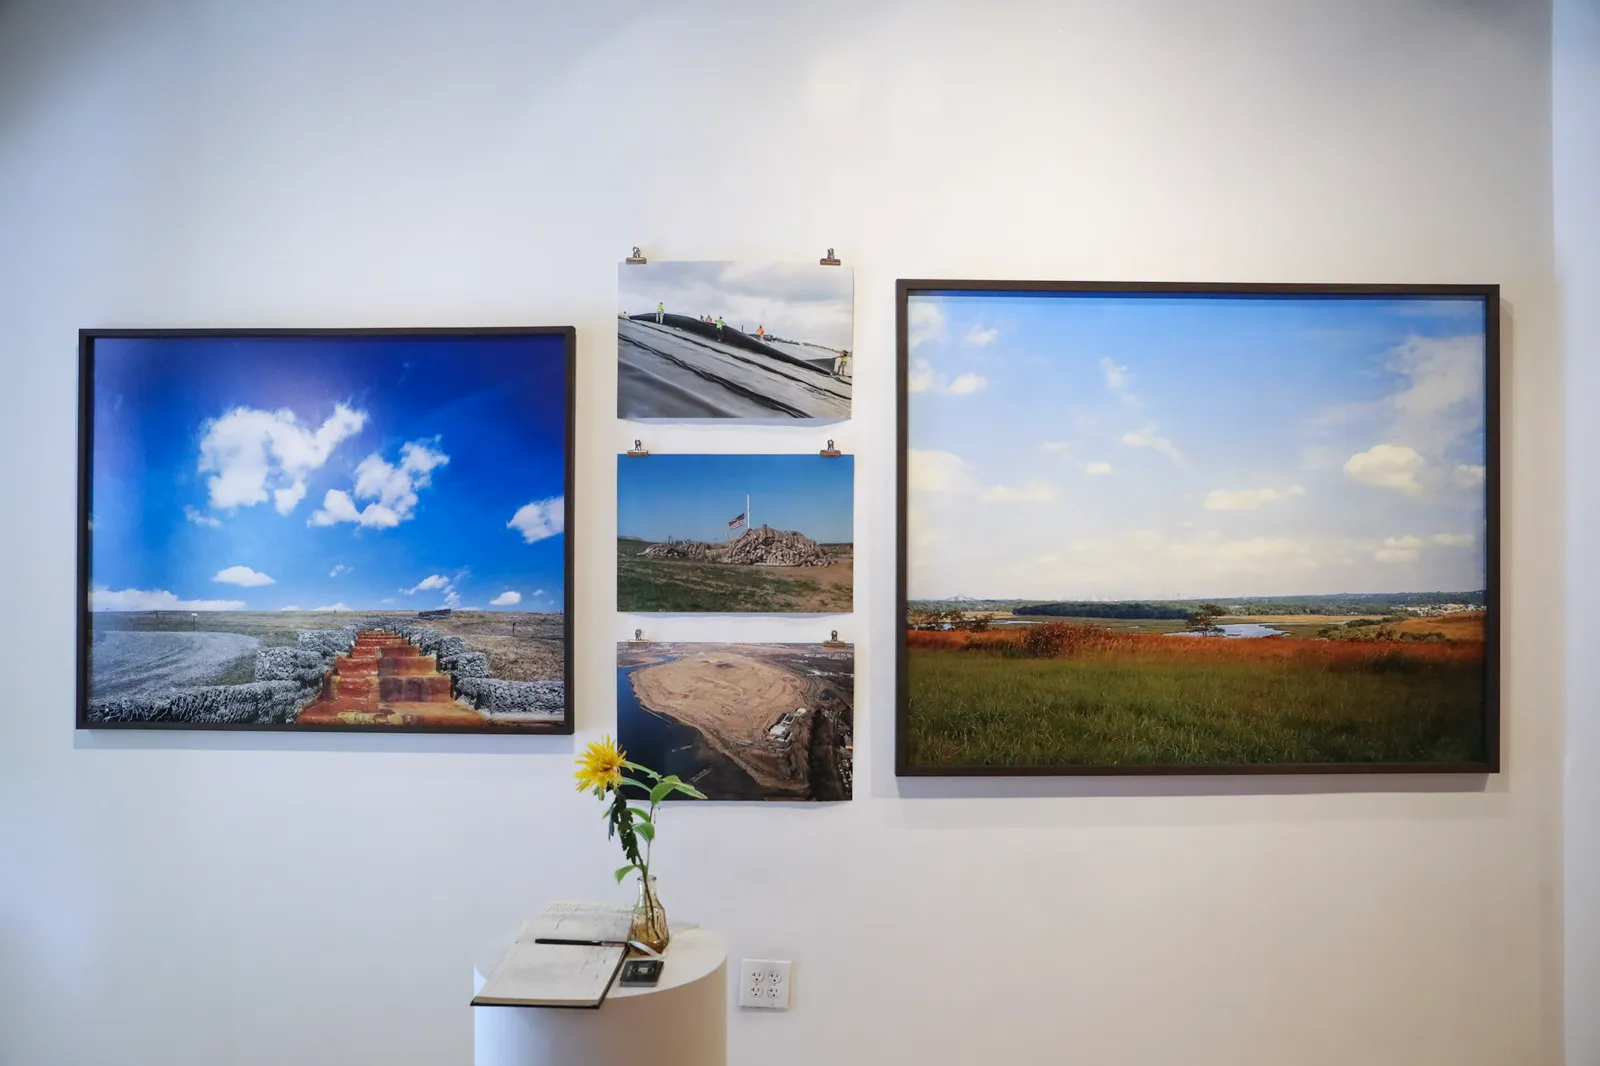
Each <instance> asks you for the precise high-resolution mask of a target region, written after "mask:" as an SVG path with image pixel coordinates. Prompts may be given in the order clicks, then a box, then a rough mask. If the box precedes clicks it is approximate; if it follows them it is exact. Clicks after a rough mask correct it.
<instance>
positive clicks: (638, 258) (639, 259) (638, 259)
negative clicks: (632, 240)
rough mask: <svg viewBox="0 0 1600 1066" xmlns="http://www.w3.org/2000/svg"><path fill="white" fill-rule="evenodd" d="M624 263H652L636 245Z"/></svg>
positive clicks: (630, 264)
mask: <svg viewBox="0 0 1600 1066" xmlns="http://www.w3.org/2000/svg"><path fill="white" fill-rule="evenodd" d="M828 254H830V255H832V254H833V249H831V248H830V249H828ZM623 262H624V263H627V264H628V265H629V266H644V265H645V264H646V263H648V262H650V260H648V259H646V258H645V257H644V256H642V255H640V254H639V246H638V245H637V244H636V245H634V246H633V254H632V255H630V256H628V258H626V259H624V260H623Z"/></svg>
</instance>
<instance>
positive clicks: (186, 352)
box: [91, 334, 566, 611]
mask: <svg viewBox="0 0 1600 1066" xmlns="http://www.w3.org/2000/svg"><path fill="white" fill-rule="evenodd" d="M565 374H566V356H565V343H564V338H562V337H561V336H559V335H554V334H550V335H522V336H506V335H500V336H474V337H466V336H450V335H433V336H414V337H377V336H370V335H369V336H347V337H334V336H322V337H275V338H273V337H253V338H196V337H182V338H137V339H124V338H119V339H104V338H103V339H100V340H98V341H96V343H95V430H94V431H95V440H94V484H93V493H94V499H93V508H92V510H93V521H94V538H93V544H94V558H93V563H92V577H91V604H92V605H93V606H94V607H95V609H97V610H150V609H167V610H228V609H244V610H276V609H280V608H291V607H292V608H298V609H301V610H316V609H322V608H329V607H338V608H341V609H352V610H361V609H392V610H412V609H417V610H421V609H429V608H436V607H443V606H455V607H464V608H481V609H492V608H494V607H505V608H509V609H516V610H532V611H540V610H545V611H549V610H560V609H561V606H562V600H563V571H564V564H563V557H564V547H563V542H564V539H565V537H564V532H563V527H564V521H563V506H562V496H563V481H564V469H565V448H566V444H565V439H566V437H565V434H566V430H565V424H564V423H565V418H566V414H565V387H564V379H565Z"/></svg>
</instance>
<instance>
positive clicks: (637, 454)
mask: <svg viewBox="0 0 1600 1066" xmlns="http://www.w3.org/2000/svg"><path fill="white" fill-rule="evenodd" d="M649 454H650V451H649V449H647V448H646V447H645V446H644V444H643V443H642V442H641V441H638V440H635V441H634V442H633V447H631V448H629V449H628V457H629V458H630V459H643V458H644V457H645V456H647V455H649Z"/></svg>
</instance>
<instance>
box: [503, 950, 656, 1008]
mask: <svg viewBox="0 0 1600 1066" xmlns="http://www.w3.org/2000/svg"><path fill="white" fill-rule="evenodd" d="M626 950H627V949H626V948H623V947H621V946H620V945H611V944H602V945H588V944H535V943H531V942H528V941H521V940H519V941H518V942H517V943H515V944H513V945H511V950H510V951H509V952H507V954H506V957H505V960H504V961H503V962H501V963H500V967H499V969H497V970H495V972H494V976H492V977H490V978H489V980H487V981H485V982H484V985H483V988H482V989H481V990H479V992H478V994H477V995H476V996H474V997H472V1002H473V1004H474V1005H475V1006H510V1007H598V1006H599V1005H600V1002H601V1001H602V1000H603V999H605V996H606V992H607V990H609V989H610V987H611V982H612V980H613V979H614V978H615V977H616V975H617V971H618V969H620V968H621V966H622V957H623V955H624V954H625V953H626Z"/></svg>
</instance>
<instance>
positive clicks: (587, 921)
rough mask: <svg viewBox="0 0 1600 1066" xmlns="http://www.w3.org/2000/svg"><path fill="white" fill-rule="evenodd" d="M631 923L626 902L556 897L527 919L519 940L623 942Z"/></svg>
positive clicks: (630, 914)
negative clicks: (559, 898)
mask: <svg viewBox="0 0 1600 1066" xmlns="http://www.w3.org/2000/svg"><path fill="white" fill-rule="evenodd" d="M632 924H633V907H632V906H630V905H629V904H626V903H613V902H609V901H590V900H556V901H554V902H551V903H546V904H545V905H544V909H543V910H541V911H540V912H539V913H538V914H537V915H535V916H534V917H533V918H531V919H530V920H529V921H528V924H527V925H525V926H524V927H523V930H522V939H524V940H543V941H572V942H578V943H598V944H624V943H627V940H628V929H629V927H630V926H631V925H632Z"/></svg>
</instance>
